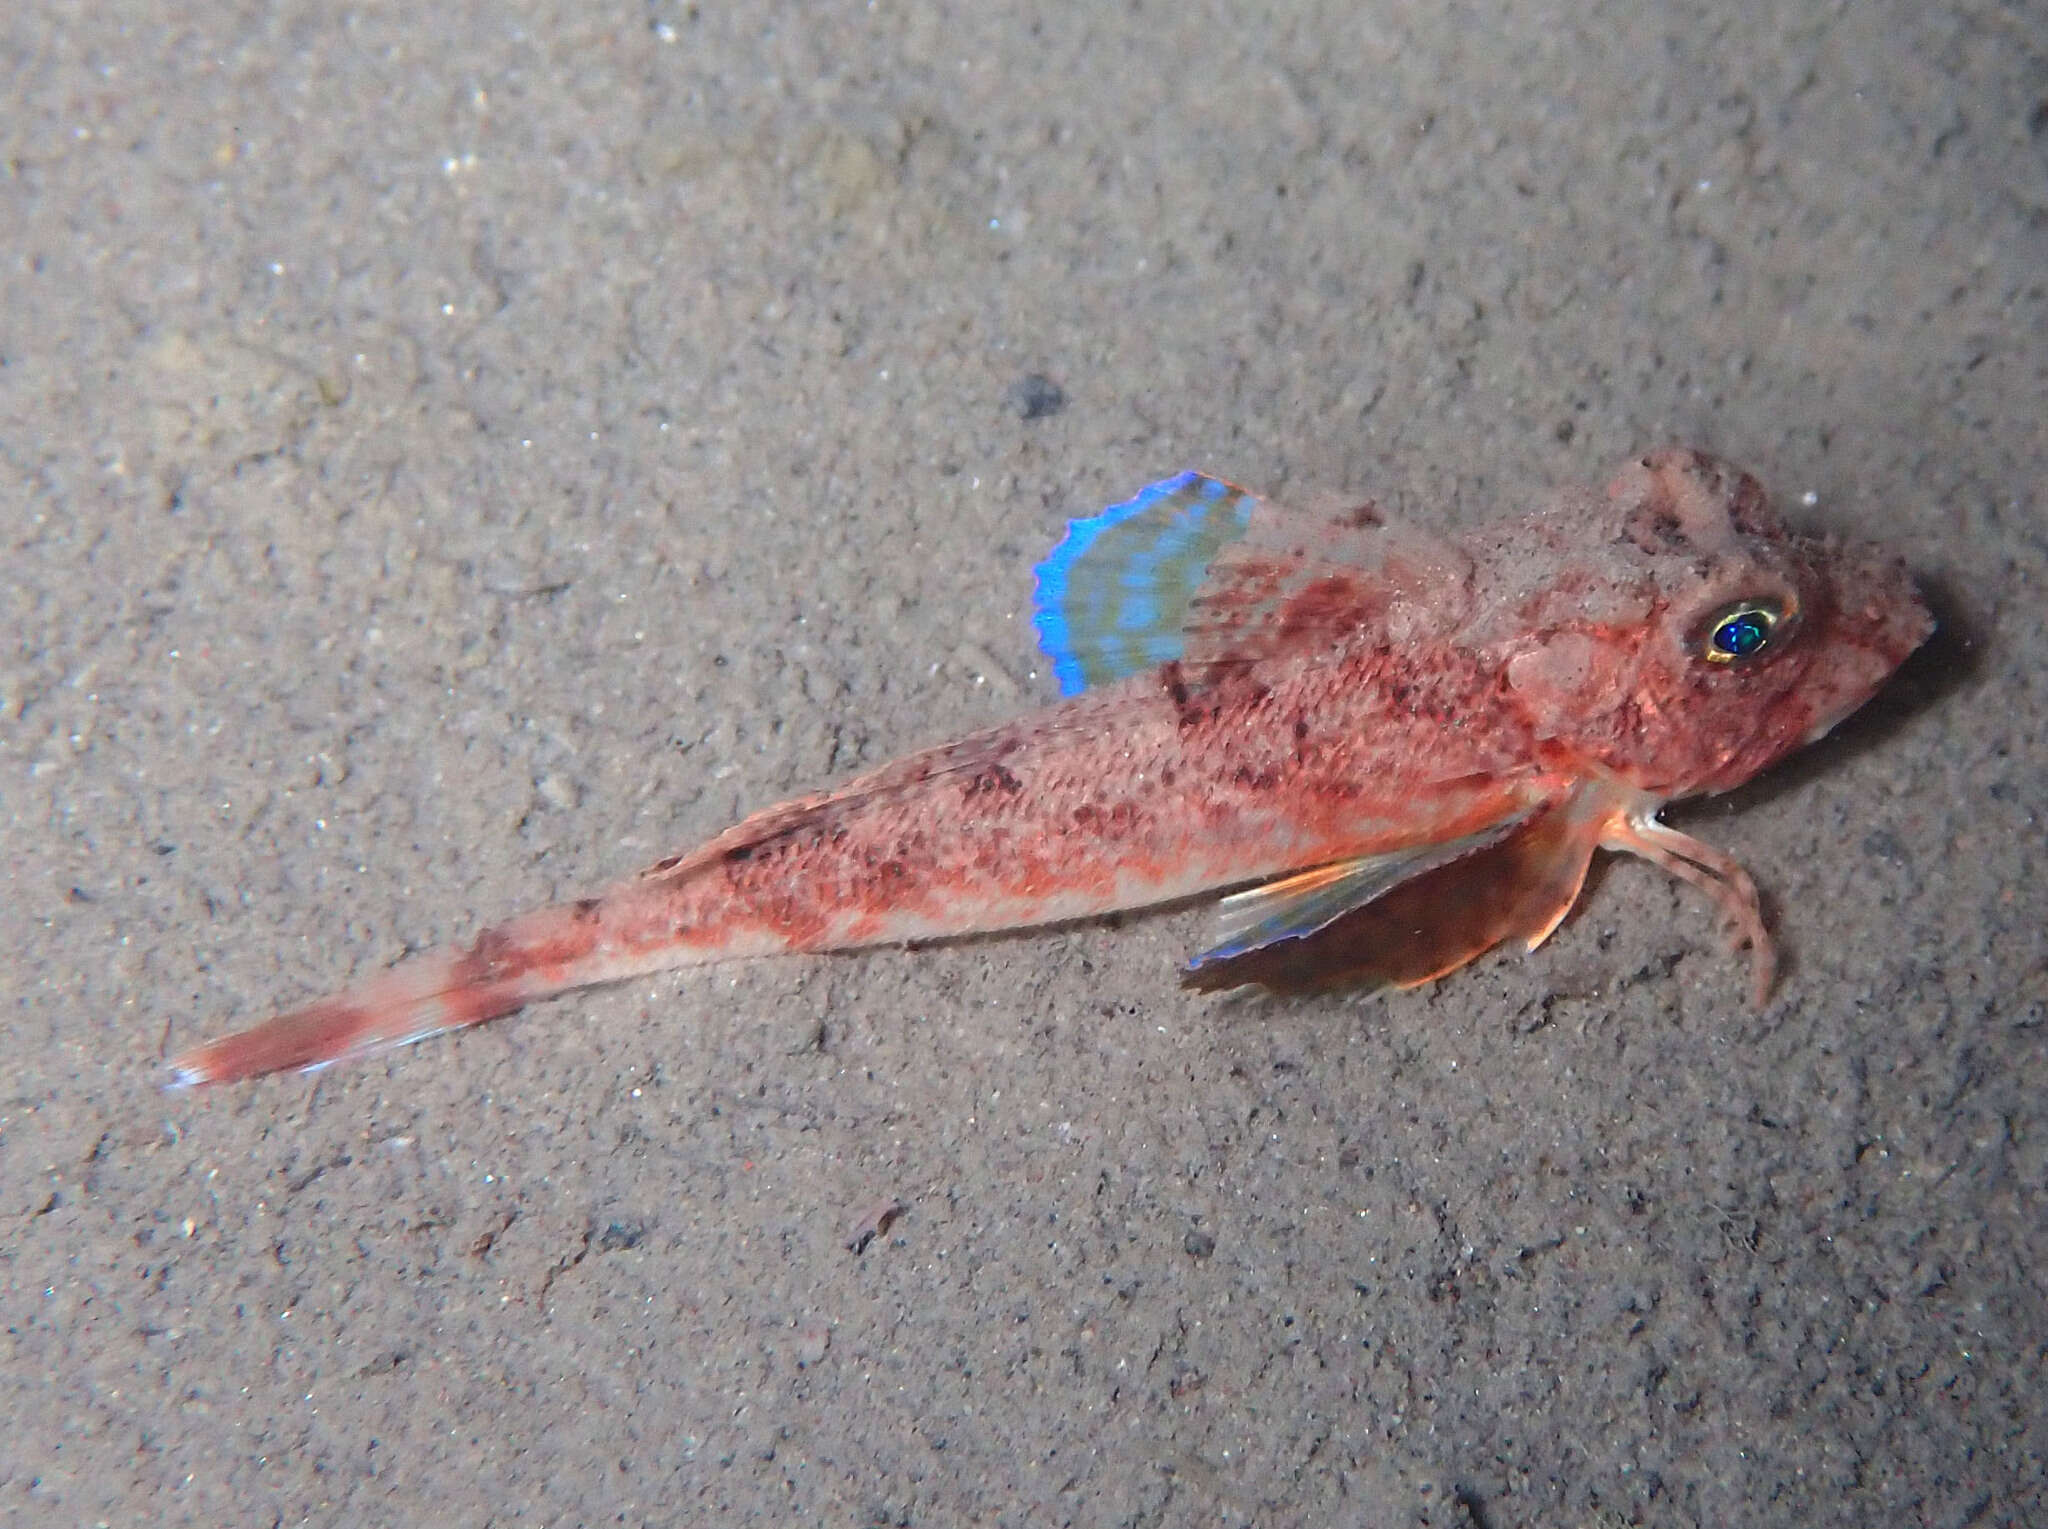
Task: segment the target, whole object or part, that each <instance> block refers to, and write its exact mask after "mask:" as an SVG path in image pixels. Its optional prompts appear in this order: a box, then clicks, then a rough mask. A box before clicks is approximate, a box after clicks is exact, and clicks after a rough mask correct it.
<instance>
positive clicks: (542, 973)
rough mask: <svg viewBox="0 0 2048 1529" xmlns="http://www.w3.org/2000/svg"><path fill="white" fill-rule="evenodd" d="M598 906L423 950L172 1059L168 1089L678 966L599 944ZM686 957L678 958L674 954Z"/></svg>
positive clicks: (423, 1032)
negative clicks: (466, 943)
mask: <svg viewBox="0 0 2048 1529" xmlns="http://www.w3.org/2000/svg"><path fill="white" fill-rule="evenodd" d="M605 911H606V904H604V903H602V902H599V901H596V900H590V901H585V902H579V903H570V904H566V905H564V906H562V907H559V908H547V909H543V910H542V911H540V912H538V913H530V914H528V915H526V916H525V917H524V918H519V919H515V920H513V921H512V922H511V923H509V924H501V925H499V926H498V927H496V928H494V929H487V930H485V931H484V932H483V933H482V934H481V935H479V936H477V939H476V941H475V943H474V944H472V945H471V946H470V947H469V948H468V949H467V950H460V951H430V952H428V953H427V954H425V955H420V956H415V957H413V958H412V959H410V960H408V961H403V962H401V963H399V964H398V965H397V966H395V967H393V968H392V969H391V970H390V971H388V972H386V973H385V974H384V975H383V976H381V977H375V978H372V979H371V980H370V981H368V982H365V983H363V984H362V985H360V986H358V987H353V988H349V989H347V990H346V991H343V992H340V993H337V994H335V995H334V996H333V997H331V998H323V999H321V1000H320V1001H319V1002H318V1003H314V1004H310V1005H308V1006H307V1007H305V1008H303V1009H298V1010H295V1011H293V1012H291V1013H289V1014H281V1015H279V1016H278V1017H277V1018H275V1019H272V1020H267V1021H265V1022H264V1023H263V1024H260V1025H257V1026H255V1027H253V1028H252V1029H248V1030H241V1031H237V1032H236V1033H235V1034H233V1035H224V1036H222V1037H221V1038H220V1039H218V1040H213V1041H208V1042H207V1043H206V1044H204V1045H202V1046H195V1047H193V1048H192V1049H191V1050H189V1051H186V1052H182V1053H181V1054H179V1055H178V1056H176V1057H173V1058H172V1059H171V1064H170V1065H171V1081H170V1084H169V1085H168V1086H169V1087H171V1088H192V1087H196V1086H197V1085H199V1084H203V1083H234V1082H239V1081H240V1080H242V1079H244V1078H255V1077H261V1076H262V1075H263V1074H264V1073H268V1072H282V1071H284V1070H286V1069H287V1068H297V1069H298V1070H299V1071H301V1072H316V1071H318V1070H319V1069H321V1068H323V1067H330V1066H332V1065H333V1064H334V1063H336V1062H345V1061H352V1060H354V1059H356V1058H359V1057H367V1056H373V1055H375V1054H376V1053H377V1052H380V1051H389V1050H391V1049H393V1048H394V1047H398V1046H407V1045H410V1044H412V1042H414V1041H419V1040H425V1039H426V1038H427V1037H428V1036H430V1035H438V1034H440V1033H441V1032H442V1031H444V1030H459V1029H462V1028H463V1027H465V1026H467V1025H480V1024H482V1023H483V1022H484V1021H485V1020H490V1019H496V1018H498V1017H499V1016H500V1015H503V1014H509V1013H511V1012H512V1011H513V1010H514V1009H517V1008H520V1007H522V1006H524V1005H526V1004H529V1003H532V1002H533V1001H534V1000H535V999H538V998H546V997H548V996H549V995H551V994H554V993H560V992H566V991H567V990H568V989H570V988H576V987H585V986H588V985H589V984H591V983H596V982H609V981H613V980H615V979H618V978H622V977H631V976H635V975H638V974H639V973H642V972H648V971H657V970H660V969H661V968H663V967H667V966H674V965H677V964H679V963H678V958H679V954H680V953H679V952H678V951H676V950H675V949H674V948H673V947H669V948H664V949H657V948H654V947H651V946H647V945H640V946H637V947H636V946H634V945H631V944H628V945H626V946H624V947H623V948H622V947H621V945H620V944H619V943H617V942H615V941H613V940H610V939H607V938H605V937H604V935H605V931H604V929H603V927H602V926H603V925H604V923H605V922H606V920H605V918H604V913H605ZM683 959H687V957H683Z"/></svg>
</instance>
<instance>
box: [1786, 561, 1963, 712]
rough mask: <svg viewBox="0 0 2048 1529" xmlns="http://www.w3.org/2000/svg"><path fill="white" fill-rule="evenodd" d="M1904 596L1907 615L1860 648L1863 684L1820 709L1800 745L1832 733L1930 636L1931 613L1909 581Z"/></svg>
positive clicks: (1933, 628)
mask: <svg viewBox="0 0 2048 1529" xmlns="http://www.w3.org/2000/svg"><path fill="white" fill-rule="evenodd" d="M1906 599H1907V604H1908V608H1909V610H1910V616H1908V615H1907V614H1906V613H1904V612H1902V613H1901V614H1900V616H1899V617H1898V619H1896V620H1895V621H1893V622H1891V623H1890V624H1889V629H1888V630H1885V631H1883V632H1881V633H1879V634H1878V637H1877V640H1876V641H1874V642H1871V643H1870V644H1868V645H1867V646H1866V647H1864V649H1863V656H1864V658H1865V659H1866V660H1867V662H1868V665H1869V672H1868V677H1867V680H1866V682H1865V683H1863V684H1861V685H1853V686H1850V687H1848V688H1847V689H1846V690H1844V691H1843V692H1842V694H1841V696H1840V697H1839V699H1838V700H1837V702H1836V704H1835V705H1834V706H1832V707H1830V708H1829V709H1828V710H1826V711H1824V712H1822V713H1821V714H1820V715H1819V716H1818V717H1817V718H1816V719H1815V720H1814V723H1813V725H1812V726H1811V727H1809V728H1808V729H1807V731H1806V736H1805V737H1804V738H1802V739H1801V740H1800V743H1801V745H1802V746H1804V745H1805V744H1809V743H1816V742H1818V741H1819V740H1820V739H1822V738H1824V737H1826V736H1827V735H1828V734H1829V733H1831V732H1833V731H1834V730H1835V728H1836V727H1837V726H1838V725H1839V724H1840V723H1841V722H1842V721H1844V720H1845V719H1846V718H1847V717H1848V716H1849V714H1850V713H1852V712H1854V711H1856V710H1857V709H1858V708H1859V707H1861V706H1863V705H1865V704H1866V703H1867V702H1868V701H1869V700H1870V699H1871V698H1872V697H1873V696H1875V695H1876V694H1877V693H1878V692H1879V691H1880V690H1882V689H1884V687H1885V685H1886V683H1887V682H1888V681H1889V680H1890V679H1891V677H1892V676H1893V675H1894V674H1896V673H1898V671H1899V667H1900V665H1902V664H1904V663H1905V661H1906V660H1907V659H1909V658H1911V657H1912V656H1913V654H1914V653H1915V652H1917V651H1918V650H1919V649H1920V647H1921V646H1922V645H1923V644H1924V643H1925V642H1926V641H1927V639H1928V638H1930V637H1932V636H1933V635H1934V632H1935V627H1936V622H1935V619H1934V613H1933V612H1932V611H1930V610H1929V609H1928V608H1927V603H1926V602H1925V601H1924V600H1923V599H1921V597H1920V593H1919V591H1918V590H1916V589H1914V588H1912V586H1911V585H1910V584H1908V585H1907V587H1906Z"/></svg>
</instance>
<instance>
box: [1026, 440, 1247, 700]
mask: <svg viewBox="0 0 2048 1529" xmlns="http://www.w3.org/2000/svg"><path fill="white" fill-rule="evenodd" d="M1258 503H1259V501H1258V500H1257V499H1255V498H1254V497H1253V496H1252V495H1250V494H1247V493H1246V492H1245V491H1244V490H1243V489H1241V488H1237V487H1234V486H1233V485H1231V484H1228V483H1225V482H1224V481H1223V480H1222V479H1220V478H1211V477H1206V476H1204V475H1203V474H1201V473H1196V472H1184V473H1180V474H1178V475H1177V476H1175V477H1171V478H1167V479H1165V480H1164V481H1162V482H1159V483H1155V484H1153V485H1152V486H1151V487H1149V488H1147V489H1144V490H1143V491H1141V492H1140V493H1139V494H1138V495H1137V496H1136V497H1135V498H1133V499H1130V500H1127V501H1126V502H1125V503H1123V504H1113V505H1111V506H1110V507H1109V508H1108V509H1106V510H1104V511H1103V512H1102V513H1101V514H1099V515H1090V516H1087V517H1086V518H1084V519H1081V520H1075V521H1072V522H1070V523H1069V524H1068V526H1067V534H1066V536H1065V537H1064V538H1063V539H1062V540H1061V542H1060V544H1059V545H1058V546H1057V547H1055V548H1053V550H1052V551H1051V553H1050V554H1048V555H1047V557H1046V559H1045V561H1044V562H1042V563H1040V564H1039V565H1038V590H1037V595H1036V597H1035V598H1034V600H1033V602H1032V606H1033V614H1032V625H1033V626H1034V627H1036V628H1037V630H1038V645H1039V646H1040V647H1041V648H1043V649H1044V650H1045V654H1046V656H1047V657H1048V658H1050V659H1051V660H1052V665H1053V671H1054V673H1055V674H1057V675H1058V677H1059V682H1060V693H1061V694H1063V695H1074V694H1077V693H1078V692H1080V691H1082V690H1085V689H1087V688H1088V687H1089V686H1091V685H1104V684H1108V683H1109V682H1110V681H1112V680H1120V679H1123V678H1125V677H1126V676H1128V675H1132V674H1138V673H1141V672H1142V671H1144V670H1147V669H1152V668H1156V667H1157V666H1158V665H1160V664H1163V663H1167V662H1169V661H1171V660H1173V659H1176V658H1179V657H1180V656H1181V653H1182V650H1183V648H1184V646H1185V641H1186V639H1185V628H1186V626H1187V621H1188V614H1189V607H1190V605H1191V603H1192V602H1193V600H1194V597H1195V593H1196V591H1197V590H1199V589H1200V588H1201V587H1202V583H1203V580H1204V578H1205V577H1206V575H1207V572H1208V568H1209V564H1210V562H1211V561H1212V560H1213V559H1214V558H1215V557H1216V555H1217V554H1218V553H1219V552H1221V551H1222V550H1223V549H1224V548H1225V547H1227V546H1229V545H1230V544H1231V543H1232V542H1235V541H1237V540H1239V539H1240V538H1242V537H1243V536H1244V535H1245V532H1246V530H1247V528H1248V527H1249V526H1250V524H1251V518H1252V511H1253V510H1254V508H1256V507H1257V505H1258Z"/></svg>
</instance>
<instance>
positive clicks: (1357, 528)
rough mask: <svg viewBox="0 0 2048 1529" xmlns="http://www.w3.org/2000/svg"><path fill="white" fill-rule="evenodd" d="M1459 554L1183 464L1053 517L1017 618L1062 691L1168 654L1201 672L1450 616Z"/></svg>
mask: <svg viewBox="0 0 2048 1529" xmlns="http://www.w3.org/2000/svg"><path fill="white" fill-rule="evenodd" d="M1471 574H1472V561H1471V558H1470V557H1469V556H1468V555H1467V554H1466V553H1465V552H1464V551H1463V550H1462V549H1460V548H1459V547H1458V546H1457V545H1456V544H1455V543H1453V542H1450V541H1448V540H1446V539H1445V538H1443V537H1439V536H1434V535H1431V534H1430V533H1429V532H1426V531H1422V530H1418V529H1417V528H1415V527H1413V526H1405V525H1400V524H1393V523H1389V522H1387V521H1386V520H1384V519H1383V518H1382V517H1381V515H1380V514H1379V512H1378V511H1377V510H1375V509H1374V508H1373V507H1372V506H1371V505H1356V506H1350V507H1345V508H1340V509H1336V510H1332V511H1330V512H1328V513H1324V514H1304V513H1301V512H1297V511H1292V510H1285V509H1282V508H1280V507H1279V506H1277V505H1274V504H1272V503H1271V502H1269V501H1267V500H1264V499H1259V498H1256V497H1254V496H1253V495H1251V494H1248V493H1246V492H1245V491H1244V490H1243V489H1241V488H1237V487H1235V486H1234V485H1232V484H1229V483H1226V482H1224V481H1223V480H1222V479H1220V478H1211V477H1208V476H1206V475H1205V474H1202V473H1196V472H1184V473H1180V474H1178V475H1177V476H1175V477H1171V478H1167V479H1164V480H1162V481H1161V482H1158V483H1155V484H1153V485H1152V486H1151V487H1149V488H1147V489H1144V490H1143V491H1141V492H1140V493H1139V494H1138V495H1136V497H1134V498H1132V499H1129V500H1127V501H1125V502H1124V503H1122V504H1115V505H1111V506H1110V507H1109V508H1108V509H1106V510H1104V511H1103V512H1102V513H1101V514H1099V515H1091V516H1088V517H1086V518H1084V519H1080V520H1075V521H1072V522H1070V523H1069V525H1068V527H1067V534H1066V536H1065V537H1064V538H1063V539H1062V540H1061V542H1060V544H1059V545H1058V546H1057V547H1055V548H1054V549H1053V550H1052V552H1051V553H1050V554H1049V555H1048V556H1047V557H1046V559H1045V561H1044V562H1042V563H1040V564H1039V565H1038V591H1037V596H1036V598H1035V600H1034V602H1033V606H1034V614H1033V617H1032V624H1033V625H1034V626H1035V627H1036V628H1037V629H1038V642H1039V646H1040V647H1041V648H1043V649H1044V650H1045V653H1046V655H1047V656H1048V657H1049V658H1051V659H1052V662H1053V669H1054V672H1055V673H1056V674H1057V675H1058V677H1059V682H1060V690H1061V693H1062V694H1065V695H1073V694H1075V693H1077V692H1079V691H1081V690H1085V689H1087V688H1088V687H1090V686H1093V685H1103V684H1108V683H1109V682H1111V681H1113V680H1120V679H1124V678H1126V677H1127V676H1129V675H1132V674H1137V673H1141V672H1143V671H1145V670H1148V669H1154V668H1157V667H1158V666H1159V665H1161V664H1164V663H1169V662H1173V661H1175V660H1178V661H1179V662H1180V664H1181V666H1182V669H1183V672H1184V673H1185V675H1186V676H1187V678H1188V679H1189V680H1191V681H1193V682H1197V683H1199V682H1200V681H1201V680H1203V679H1204V678H1206V677H1207V671H1212V670H1215V669H1217V668H1221V667H1235V666H1242V665H1245V664H1249V663H1255V662H1257V661H1259V660H1261V659H1267V658H1293V657H1298V656H1305V655H1315V654H1319V653H1328V652H1335V651H1336V650H1337V649H1338V648H1339V647H1341V646H1342V645H1343V644H1344V643H1345V642H1346V641H1348V640H1350V639H1352V638H1355V637H1356V636H1357V635H1358V634H1359V633H1360V632H1361V631H1365V630H1367V629H1372V630H1373V631H1375V632H1376V633H1377V634H1378V635H1379V636H1380V637H1381V638H1383V639H1384V640H1386V641H1389V642H1394V643H1404V642H1409V641H1412V640H1414V639H1415V638H1417V637H1419V636H1422V635H1424V634H1425V633H1426V632H1430V631H1439V630H1443V629H1445V628H1446V627H1447V626H1450V625H1454V624H1455V623H1457V622H1458V621H1460V620H1462V619H1463V617H1464V614H1465V610H1466V605H1467V603H1468V601H1467V594H1468V590H1469V585H1470V580H1471Z"/></svg>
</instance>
